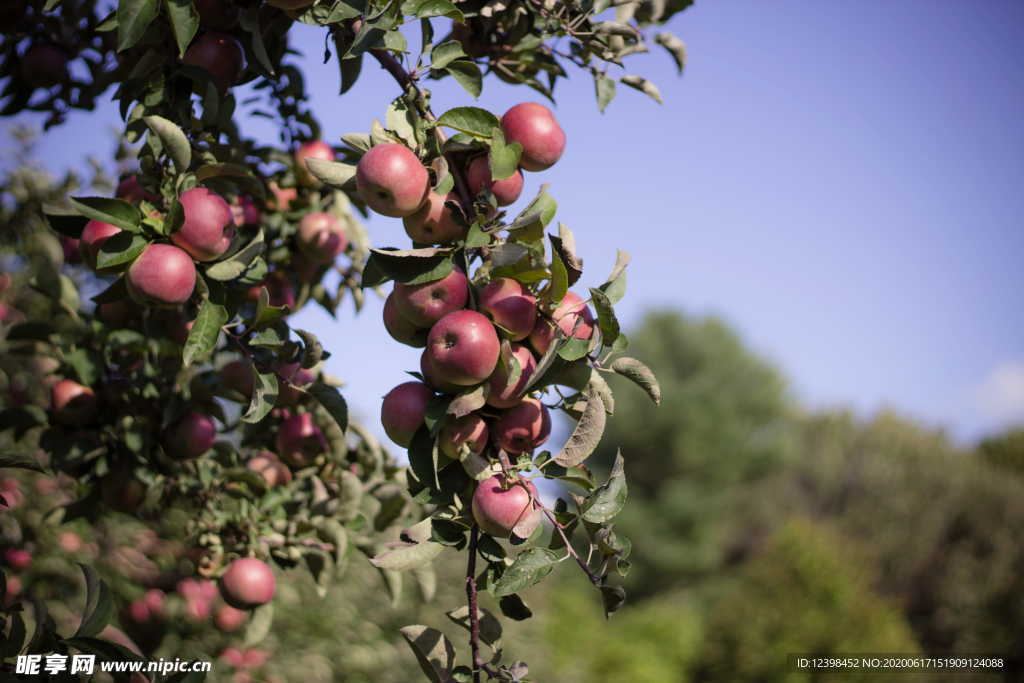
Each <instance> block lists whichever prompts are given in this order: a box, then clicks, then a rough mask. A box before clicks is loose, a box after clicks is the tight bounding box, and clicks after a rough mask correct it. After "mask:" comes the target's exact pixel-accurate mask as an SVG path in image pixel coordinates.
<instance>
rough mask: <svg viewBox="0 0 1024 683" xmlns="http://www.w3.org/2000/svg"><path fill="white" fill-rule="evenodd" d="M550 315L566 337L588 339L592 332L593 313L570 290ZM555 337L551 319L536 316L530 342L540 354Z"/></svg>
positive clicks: (542, 353)
mask: <svg viewBox="0 0 1024 683" xmlns="http://www.w3.org/2000/svg"><path fill="white" fill-rule="evenodd" d="M551 317H552V318H553V319H554V320H555V321H557V323H558V329H560V330H561V331H562V333H563V334H564V335H566V336H567V337H574V338H576V339H590V337H591V335H592V334H594V315H593V313H591V312H590V309H589V308H587V305H586V304H585V303H584V302H583V299H581V298H579V296H577V295H576V294H574V293H572V292H566V293H565V298H563V299H562V302H561V303H560V304H558V308H556V309H555V312H554V313H553V314H552V315H551ZM554 339H555V327H554V325H553V324H552V323H551V321H549V320H546V319H542V318H538V320H537V324H536V326H534V328H533V332H531V333H530V344H531V345H532V346H533V348H534V350H536V351H537V353H539V354H540V355H542V356H543V355H544V354H545V353H546V352H547V350H548V347H549V346H551V342H552V341H554Z"/></svg>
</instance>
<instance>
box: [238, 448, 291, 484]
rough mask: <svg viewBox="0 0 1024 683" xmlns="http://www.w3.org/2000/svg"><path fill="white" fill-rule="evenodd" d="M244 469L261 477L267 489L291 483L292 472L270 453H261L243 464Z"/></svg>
mask: <svg viewBox="0 0 1024 683" xmlns="http://www.w3.org/2000/svg"><path fill="white" fill-rule="evenodd" d="M245 466H246V468H248V469H249V470H251V471H253V472H255V473H257V474H258V475H260V476H261V477H263V481H265V482H267V486H268V487H269V488H274V487H275V486H283V485H284V484H287V483H289V482H291V480H292V471H291V470H290V469H288V466H287V465H285V464H284V463H283V462H281V460H280V459H279V458H278V457H277V456H276V455H274V454H273V453H271V452H270V451H261V452H260V453H259V454H257V455H254V456H252V457H251V458H249V460H248V461H246V463H245Z"/></svg>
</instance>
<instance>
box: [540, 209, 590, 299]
mask: <svg viewBox="0 0 1024 683" xmlns="http://www.w3.org/2000/svg"><path fill="white" fill-rule="evenodd" d="M548 238H549V239H550V240H551V249H552V250H553V251H554V252H555V253H556V254H558V256H559V257H560V258H561V260H562V265H564V266H565V270H566V278H567V281H568V283H569V286H570V287H572V286H573V285H574V284H576V283H577V282H578V281H579V279H580V276H581V275H583V261H582V260H581V259H580V258H579V257H578V256H577V255H576V237H575V236H574V235H573V234H572V230H570V229H569V226H567V225H566V224H565V223H559V224H558V237H555V236H554V235H548ZM553 300H554V301H561V298H558V299H553Z"/></svg>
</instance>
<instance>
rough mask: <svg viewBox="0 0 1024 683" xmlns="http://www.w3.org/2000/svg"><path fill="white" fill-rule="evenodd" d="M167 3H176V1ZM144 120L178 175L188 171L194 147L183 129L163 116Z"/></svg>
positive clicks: (149, 117)
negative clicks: (161, 145)
mask: <svg viewBox="0 0 1024 683" xmlns="http://www.w3.org/2000/svg"><path fill="white" fill-rule="evenodd" d="M167 1H168V2H174V1H175V0H167ZM190 4H191V3H190ZM142 120H143V121H145V122H146V125H147V126H149V129H150V130H151V131H153V132H154V133H155V134H156V136H157V137H158V138H160V142H162V143H163V146H164V151H165V152H167V156H169V157H170V158H171V161H173V162H174V168H175V169H177V171H178V173H184V172H185V171H187V170H188V167H189V166H191V165H192V145H191V144H190V143H189V141H188V138H187V137H186V136H185V133H184V132H183V131H182V130H181V128H179V127H178V126H177V125H176V124H174V123H172V122H171V121H168V120H167V119H165V118H163V117H162V116H147V117H145V118H143V119H142Z"/></svg>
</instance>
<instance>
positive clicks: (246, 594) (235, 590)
mask: <svg viewBox="0 0 1024 683" xmlns="http://www.w3.org/2000/svg"><path fill="white" fill-rule="evenodd" d="M275 588H276V582H275V580H274V572H273V571H271V569H270V567H269V566H267V564H266V563H265V562H261V561H260V560H257V559H256V558H254V557H245V558H242V559H240V560H235V561H234V562H232V563H231V564H230V565H228V569H227V571H226V572H224V575H223V576H222V577H221V578H220V594H221V597H222V598H224V602H226V603H228V604H229V605H231V606H232V607H234V608H236V609H243V610H248V609H253V608H255V607H259V606H260V605H265V604H267V603H268V602H270V601H271V600H272V599H273V597H274V590H275Z"/></svg>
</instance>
